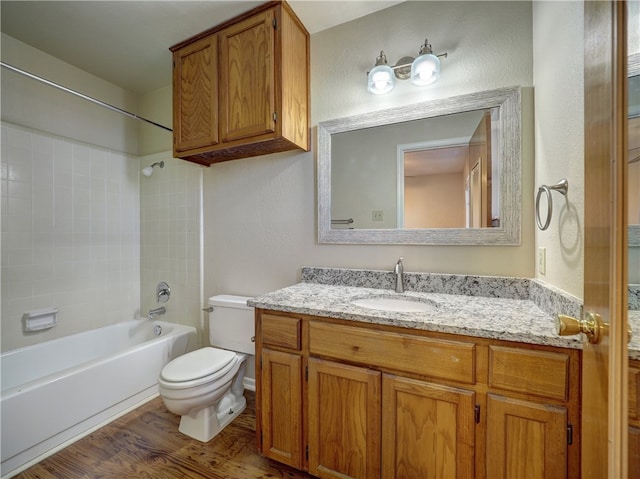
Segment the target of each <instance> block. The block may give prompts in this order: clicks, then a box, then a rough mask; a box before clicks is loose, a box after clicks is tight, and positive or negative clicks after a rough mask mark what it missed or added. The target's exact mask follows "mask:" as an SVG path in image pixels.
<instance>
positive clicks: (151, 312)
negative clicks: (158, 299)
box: [149, 306, 167, 319]
mask: <svg viewBox="0 0 640 479" xmlns="http://www.w3.org/2000/svg"><path fill="white" fill-rule="evenodd" d="M166 313H167V310H166V309H165V307H164V306H160V307H159V308H155V309H150V310H149V319H154V318H155V317H156V316H160V315H161V314H166Z"/></svg>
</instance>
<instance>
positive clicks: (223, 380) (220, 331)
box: [158, 295, 255, 442]
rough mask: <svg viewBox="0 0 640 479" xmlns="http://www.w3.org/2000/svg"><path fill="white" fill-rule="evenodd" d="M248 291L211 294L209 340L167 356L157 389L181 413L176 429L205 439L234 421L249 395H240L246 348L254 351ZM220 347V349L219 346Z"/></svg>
mask: <svg viewBox="0 0 640 479" xmlns="http://www.w3.org/2000/svg"><path fill="white" fill-rule="evenodd" d="M247 299H249V298H247V297H244V296H231V295H219V296H213V297H211V298H209V305H210V306H211V307H212V308H213V309H212V311H211V312H210V313H209V343H210V344H211V345H212V346H215V347H205V348H202V349H198V350H196V351H192V352H190V353H187V354H184V355H182V356H180V357H178V358H176V359H174V360H173V361H171V362H169V363H168V364H167V365H166V366H165V367H164V368H163V369H162V372H161V373H160V378H158V390H159V393H160V397H162V400H163V401H164V404H165V405H166V406H167V409H169V411H171V412H173V413H174V414H179V415H180V416H182V419H181V420H180V427H179V431H180V432H181V433H183V434H186V435H187V436H190V437H192V438H194V439H197V440H199V441H202V442H207V441H209V440H211V439H212V438H213V437H215V436H216V435H217V434H218V433H219V432H220V431H222V430H223V429H224V428H225V426H227V424H229V423H230V422H231V421H233V420H234V419H235V418H236V416H238V415H239V414H240V413H241V412H242V411H244V408H245V407H246V404H247V401H246V399H245V397H244V395H243V392H244V386H243V383H242V380H243V379H244V372H245V365H246V359H247V355H248V354H251V355H253V354H255V347H254V343H253V341H252V338H253V336H254V334H255V333H254V309H253V308H251V307H249V306H247ZM221 348H224V349H221Z"/></svg>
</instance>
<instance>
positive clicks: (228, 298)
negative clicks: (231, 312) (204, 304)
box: [209, 294, 253, 309]
mask: <svg viewBox="0 0 640 479" xmlns="http://www.w3.org/2000/svg"><path fill="white" fill-rule="evenodd" d="M249 299H251V297H249V296H235V295H233V294H218V295H216V296H211V297H210V298H209V304H210V305H211V306H223V307H226V308H238V309H253V308H252V307H251V306H247V300H249Z"/></svg>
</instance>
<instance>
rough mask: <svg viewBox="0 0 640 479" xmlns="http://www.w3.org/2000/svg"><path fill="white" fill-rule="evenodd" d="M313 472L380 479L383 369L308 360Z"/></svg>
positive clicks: (346, 478)
mask: <svg viewBox="0 0 640 479" xmlns="http://www.w3.org/2000/svg"><path fill="white" fill-rule="evenodd" d="M308 389H309V473H310V474H313V475H314V476H318V477H320V478H322V479H326V478H336V479H349V478H353V479H379V478H380V414H381V410H380V396H381V391H380V373H379V372H378V371H373V370H371V369H366V368H360V367H355V366H348V365H343V364H339V363H334V362H331V361H323V360H320V359H316V358H309V388H308Z"/></svg>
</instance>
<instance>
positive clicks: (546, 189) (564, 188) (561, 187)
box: [536, 178, 569, 231]
mask: <svg viewBox="0 0 640 479" xmlns="http://www.w3.org/2000/svg"><path fill="white" fill-rule="evenodd" d="M551 190H555V191H559V192H560V193H562V195H563V196H565V197H566V196H567V192H568V191H569V182H568V181H567V180H566V179H564V178H563V179H561V180H560V181H559V182H558V183H556V184H555V185H553V186H547V185H542V186H541V187H540V188H538V194H537V195H536V224H537V225H538V228H540V229H541V230H542V231H544V230H546V229H547V228H548V227H549V224H550V223H551V216H552V214H553V198H552V197H551ZM542 193H545V194H546V195H547V219H546V220H545V222H544V224H543V223H542V220H541V219H540V197H541V196H542Z"/></svg>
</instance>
